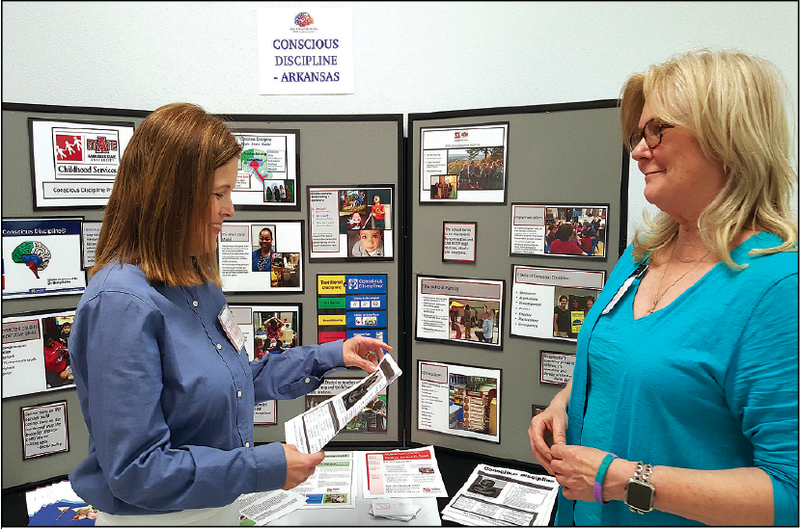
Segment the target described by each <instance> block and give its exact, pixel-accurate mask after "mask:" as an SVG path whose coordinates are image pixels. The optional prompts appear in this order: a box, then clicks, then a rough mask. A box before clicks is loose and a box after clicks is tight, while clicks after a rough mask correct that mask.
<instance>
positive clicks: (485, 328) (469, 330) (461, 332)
mask: <svg viewBox="0 0 800 529" xmlns="http://www.w3.org/2000/svg"><path fill="white" fill-rule="evenodd" d="M449 314H450V339H451V340H468V341H473V342H483V343H491V344H497V339H498V334H497V333H498V332H499V326H498V322H499V321H500V319H499V318H500V302H498V301H488V302H487V301H475V300H465V299H458V298H451V299H450V312H449Z"/></svg>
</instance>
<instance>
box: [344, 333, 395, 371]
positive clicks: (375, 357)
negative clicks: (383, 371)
mask: <svg viewBox="0 0 800 529" xmlns="http://www.w3.org/2000/svg"><path fill="white" fill-rule="evenodd" d="M384 350H386V351H391V350H392V348H391V347H390V346H388V345H386V344H385V343H383V342H382V341H380V340H377V339H375V338H369V337H367V336H353V337H352V338H350V339H349V340H347V341H345V342H344V344H343V345H342V354H343V356H344V365H346V366H347V367H360V368H361V369H363V370H364V371H366V372H367V373H374V372H375V369H376V367H377V365H378V363H379V362H380V361H381V358H383V355H384Z"/></svg>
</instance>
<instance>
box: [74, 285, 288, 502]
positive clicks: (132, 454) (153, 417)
mask: <svg viewBox="0 0 800 529" xmlns="http://www.w3.org/2000/svg"><path fill="white" fill-rule="evenodd" d="M122 321H124V322H125V325H124V328H125V331H124V332H109V329H120V328H121V327H120V326H119V322H122ZM76 322H80V325H76V329H75V330H74V331H73V336H72V340H73V342H74V344H75V349H76V351H77V355H76V357H75V364H76V365H75V367H76V369H78V370H79V371H80V372H81V375H82V376H79V377H76V383H78V384H79V386H78V390H79V395H80V394H81V393H83V394H84V397H81V407H82V409H83V411H84V416H85V419H86V423H87V426H88V428H89V432H90V441H91V442H90V457H92V458H95V459H96V462H97V467H98V468H99V471H100V472H102V476H103V483H104V484H95V485H92V487H96V489H95V490H100V491H102V490H103V489H104V488H105V487H106V486H107V487H108V490H109V491H110V493H111V494H112V495H113V497H114V498H116V500H113V502H112V504H111V505H103V504H101V503H100V502H101V501H112V500H107V499H105V498H106V497H105V496H104V495H103V494H102V493H101V492H96V494H99V497H100V501H98V504H97V505H96V507H98V508H100V509H102V510H108V511H109V512H112V513H114V512H116V513H125V511H126V510H127V509H131V507H126V506H124V505H120V504H119V503H118V502H120V501H121V502H123V503H124V504H127V505H129V506H134V509H136V508H138V509H145V510H149V511H155V512H165V511H176V510H182V509H198V508H208V507H220V506H224V505H228V504H230V503H232V502H234V501H236V498H237V497H238V496H239V495H240V494H243V493H248V492H255V491H259V490H270V489H276V488H280V487H282V486H283V484H284V480H285V475H286V460H285V455H284V453H283V450H282V448H281V447H280V445H279V444H276V443H273V444H270V445H261V446H256V447H252V448H244V447H237V448H233V449H230V450H226V449H220V448H214V447H211V446H202V445H195V444H183V443H180V442H179V441H177V440H176V439H175V436H174V434H173V433H172V432H171V430H170V427H169V426H168V424H167V421H166V414H168V413H169V410H164V409H163V408H162V405H161V396H162V389H163V387H164V386H163V373H162V367H161V366H162V358H161V352H160V350H161V347H162V344H163V341H164V337H165V333H166V332H167V331H166V329H165V326H164V320H163V316H162V315H161V313H160V312H159V311H158V310H157V309H155V308H153V307H151V306H150V305H149V304H148V303H146V302H145V301H143V300H141V299H138V298H137V297H135V296H133V295H130V294H127V293H120V292H105V293H103V294H101V295H99V296H98V297H96V298H94V299H92V300H90V301H89V302H88V303H86V304H85V305H84V306H83V307H82V308H81V310H80V311H79V313H78V315H77V316H76ZM76 331H77V332H76ZM273 445H275V446H273ZM92 449H93V450H92ZM79 470H80V469H79ZM89 479H99V477H98V478H89ZM77 485H78V483H76V487H77ZM76 490H77V489H76Z"/></svg>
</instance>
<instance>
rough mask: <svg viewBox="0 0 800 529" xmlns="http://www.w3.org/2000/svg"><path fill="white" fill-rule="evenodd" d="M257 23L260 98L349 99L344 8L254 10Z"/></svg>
mask: <svg viewBox="0 0 800 529" xmlns="http://www.w3.org/2000/svg"><path fill="white" fill-rule="evenodd" d="M256 23H257V27H258V62H259V87H260V93H261V94H262V95H298V94H352V93H353V86H354V83H353V15H352V12H351V10H350V9H349V8H317V7H314V8H309V9H308V11H304V10H303V9H302V8H270V9H258V10H257V19H256Z"/></svg>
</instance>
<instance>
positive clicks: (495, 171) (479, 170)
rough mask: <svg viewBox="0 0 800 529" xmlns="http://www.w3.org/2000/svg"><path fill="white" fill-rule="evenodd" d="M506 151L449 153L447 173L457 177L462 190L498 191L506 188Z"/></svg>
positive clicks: (487, 150) (496, 149)
mask: <svg viewBox="0 0 800 529" xmlns="http://www.w3.org/2000/svg"><path fill="white" fill-rule="evenodd" d="M504 163H505V149H504V148H503V147H502V146H499V147H478V148H474V149H450V150H448V151H447V173H448V174H451V175H456V177H457V179H456V188H457V189H460V190H468V189H477V190H489V189H490V190H498V189H503V188H504V186H505V169H504Z"/></svg>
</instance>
